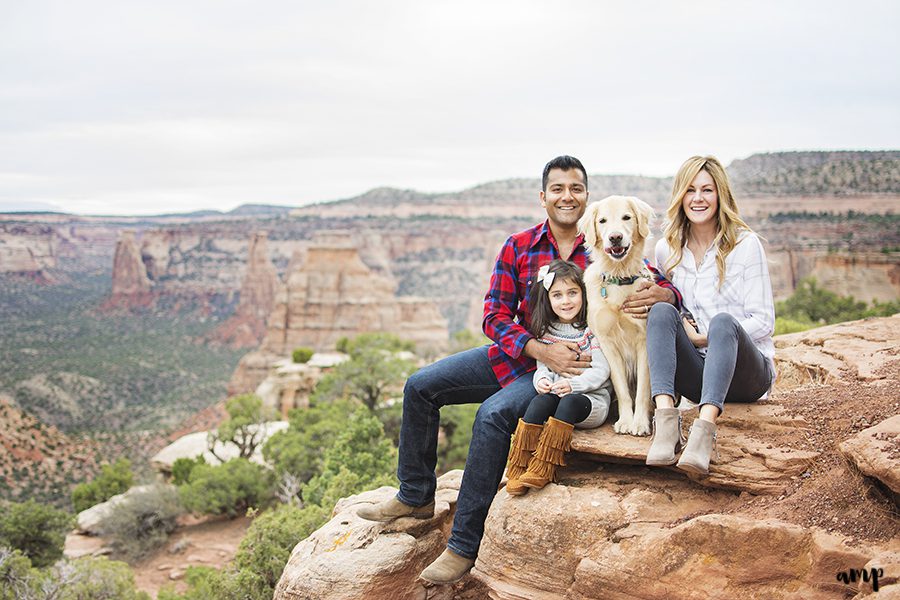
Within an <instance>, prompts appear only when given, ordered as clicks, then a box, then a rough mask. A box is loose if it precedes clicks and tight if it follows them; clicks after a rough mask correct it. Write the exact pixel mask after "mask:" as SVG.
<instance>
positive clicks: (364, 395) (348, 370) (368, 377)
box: [311, 333, 415, 411]
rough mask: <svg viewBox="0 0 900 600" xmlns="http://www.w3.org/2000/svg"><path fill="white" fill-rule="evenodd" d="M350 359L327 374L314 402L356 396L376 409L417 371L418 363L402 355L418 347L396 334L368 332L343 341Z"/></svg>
mask: <svg viewBox="0 0 900 600" xmlns="http://www.w3.org/2000/svg"><path fill="white" fill-rule="evenodd" d="M339 345H340V346H341V348H343V351H344V352H346V353H347V354H349V355H350V359H349V360H346V361H344V362H342V363H340V364H338V365H337V366H335V367H334V368H333V369H332V370H331V371H330V372H329V373H327V374H326V375H325V376H324V377H322V379H320V380H319V383H318V384H317V385H316V389H315V390H314V392H313V395H312V398H311V400H312V401H314V402H329V401H334V400H337V399H342V398H353V399H355V400H358V401H360V402H362V403H363V404H365V405H366V406H367V407H368V408H369V409H370V410H373V411H374V410H375V409H376V407H377V406H378V405H379V404H381V402H382V401H383V400H384V399H385V397H386V395H387V394H388V392H389V391H390V390H392V389H395V390H396V391H399V390H400V389H402V386H403V382H404V381H405V380H406V378H407V377H409V375H410V374H411V373H412V372H413V371H415V365H414V364H413V363H412V362H410V361H409V360H406V359H404V358H400V357H399V356H398V353H399V352H409V351H412V349H413V348H414V347H415V346H414V345H413V344H412V343H410V342H405V341H403V340H401V339H400V338H398V337H397V336H395V335H391V334H387V333H364V334H362V335H360V336H357V337H356V338H354V339H353V340H350V341H345V339H344V338H342V339H341V340H339Z"/></svg>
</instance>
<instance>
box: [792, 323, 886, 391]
mask: <svg viewBox="0 0 900 600" xmlns="http://www.w3.org/2000/svg"><path fill="white" fill-rule="evenodd" d="M775 348H776V353H775V361H776V367H777V369H778V381H777V382H776V384H775V385H776V388H777V389H779V390H788V389H792V388H795V387H797V386H800V385H804V384H810V383H818V384H828V383H832V382H834V381H840V380H842V379H853V380H855V381H874V380H877V379H881V378H883V377H884V374H883V373H881V371H882V370H883V369H884V368H885V366H886V364H887V363H889V362H890V361H891V360H892V359H893V358H895V357H896V356H898V354H900V314H896V315H894V316H892V317H886V318H883V319H869V320H863V321H851V322H848V323H838V324H836V325H829V326H827V327H819V328H816V329H810V330H808V331H801V332H799V333H791V334H787V335H781V336H778V337H777V338H775Z"/></svg>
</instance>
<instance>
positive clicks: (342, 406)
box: [262, 401, 358, 482]
mask: <svg viewBox="0 0 900 600" xmlns="http://www.w3.org/2000/svg"><path fill="white" fill-rule="evenodd" d="M357 407H358V405H356V406H354V405H353V404H352V403H351V402H347V401H338V402H317V403H314V404H312V405H311V406H310V407H309V408H308V409H294V410H292V411H290V413H289V416H288V420H289V422H290V426H289V427H288V428H287V429H285V430H283V431H279V432H278V433H276V434H274V435H273V436H272V437H270V438H269V439H268V440H267V441H266V443H265V445H264V446H263V449H262V454H263V457H264V458H265V459H266V461H267V462H268V463H269V464H271V465H272V466H273V467H274V469H275V473H276V474H277V475H278V476H279V477H280V476H281V475H283V474H284V473H290V474H292V475H294V476H295V477H298V478H299V479H300V481H302V482H306V481H309V479H310V478H311V477H312V476H314V475H316V474H317V473H320V472H321V471H322V462H323V457H324V454H325V450H326V449H328V448H329V447H331V445H332V444H333V443H334V440H335V438H337V436H338V433H340V431H341V429H343V427H344V426H345V425H346V423H347V415H349V414H350V413H352V412H353V411H354V410H355V409H356V408H357Z"/></svg>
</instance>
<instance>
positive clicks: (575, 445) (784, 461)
mask: <svg viewBox="0 0 900 600" xmlns="http://www.w3.org/2000/svg"><path fill="white" fill-rule="evenodd" d="M696 414H697V412H696V411H695V410H690V411H684V412H683V417H684V429H685V434H686V433H687V430H688V428H689V427H690V424H691V423H692V422H693V420H694V418H696ZM807 429H808V425H807V423H806V422H805V421H804V420H803V419H802V418H799V417H796V416H791V415H790V414H787V413H785V411H784V409H783V408H782V407H779V406H776V405H772V404H743V405H741V404H735V405H732V406H729V407H728V410H727V411H726V412H725V413H724V414H723V415H722V417H721V418H720V419H719V423H718V432H717V433H718V440H719V441H718V448H717V449H718V457H717V458H716V460H715V462H713V463H712V464H711V465H710V470H709V475H708V476H705V477H697V478H696V480H697V483H699V484H700V485H703V486H708V487H715V488H721V489H726V490H735V491H738V492H741V491H745V492H752V493H754V494H777V493H780V492H781V491H782V490H783V489H784V488H785V487H786V486H787V484H788V483H789V482H790V481H791V479H792V478H796V477H797V476H798V475H800V474H801V473H803V472H804V471H805V470H806V469H807V467H808V465H809V464H810V462H811V461H812V460H814V459H815V458H816V456H817V455H818V453H817V452H811V451H808V450H800V449H797V448H793V447H791V446H790V445H789V444H788V443H786V442H785V443H778V442H774V443H773V440H776V439H778V438H779V437H783V435H780V434H784V432H786V431H790V432H791V433H792V434H794V435H797V436H800V435H803V434H804V433H805V431H806V430H807ZM647 446H648V442H647V439H646V438H639V437H634V436H630V435H619V434H617V433H615V432H614V431H613V429H612V425H611V424H609V423H606V424H604V425H603V426H601V427H600V428H599V429H592V430H576V432H575V434H574V436H573V437H572V449H573V450H575V451H577V452H581V453H584V454H586V455H589V456H590V457H591V458H593V459H594V460H598V461H602V462H621V463H626V464H634V465H643V464H644V460H645V459H646V458H647ZM669 469H670V470H671V471H672V472H673V473H678V474H684V472H683V471H681V470H679V469H677V468H675V467H674V466H672V467H669ZM685 476H686V474H685Z"/></svg>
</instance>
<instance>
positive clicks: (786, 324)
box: [775, 317, 817, 335]
mask: <svg viewBox="0 0 900 600" xmlns="http://www.w3.org/2000/svg"><path fill="white" fill-rule="evenodd" d="M813 327H817V325H816V324H815V323H804V322H801V321H795V320H793V319H788V318H786V317H775V335H781V334H783V333H797V332H798V331H806V330H807V329H812V328H813Z"/></svg>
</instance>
